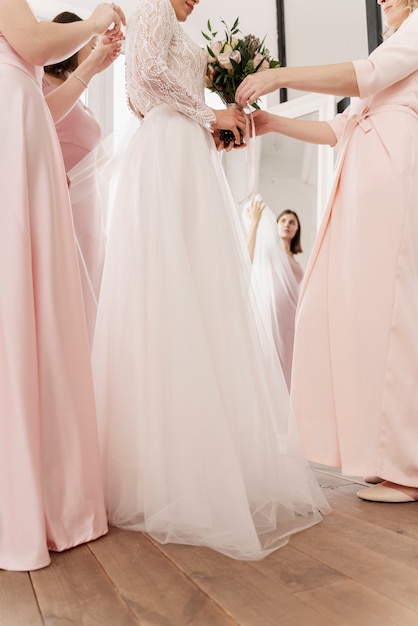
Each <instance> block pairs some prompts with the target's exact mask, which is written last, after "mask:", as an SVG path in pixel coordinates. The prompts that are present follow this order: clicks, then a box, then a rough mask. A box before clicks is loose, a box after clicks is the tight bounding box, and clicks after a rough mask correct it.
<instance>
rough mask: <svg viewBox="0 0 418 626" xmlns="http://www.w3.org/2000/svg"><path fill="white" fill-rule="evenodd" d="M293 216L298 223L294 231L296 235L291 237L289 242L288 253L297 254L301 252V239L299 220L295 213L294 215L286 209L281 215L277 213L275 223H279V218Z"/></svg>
mask: <svg viewBox="0 0 418 626" xmlns="http://www.w3.org/2000/svg"><path fill="white" fill-rule="evenodd" d="M289 214H290V215H294V216H295V217H296V219H297V222H298V229H297V231H296V235H295V236H294V237H293V239H292V241H291V242H290V252H291V253H292V254H299V252H303V250H302V244H301V242H300V238H301V228H300V219H299V216H298V214H297V213H295V212H294V211H291V210H290V209H286V210H285V211H282V212H281V213H279V215H278V216H277V219H276V222H277V223H279V220H280V218H281V217H283V215H289Z"/></svg>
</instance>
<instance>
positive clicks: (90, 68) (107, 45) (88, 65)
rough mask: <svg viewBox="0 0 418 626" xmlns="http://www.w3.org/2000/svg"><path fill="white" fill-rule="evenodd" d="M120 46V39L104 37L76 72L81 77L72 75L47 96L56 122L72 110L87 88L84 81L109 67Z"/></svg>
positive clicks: (87, 81) (88, 80) (86, 81)
mask: <svg viewBox="0 0 418 626" xmlns="http://www.w3.org/2000/svg"><path fill="white" fill-rule="evenodd" d="M120 48H121V43H120V40H119V39H111V38H110V37H105V38H103V40H102V41H100V42H99V43H98V44H97V46H96V47H95V49H94V50H93V51H92V52H91V54H90V55H89V56H88V57H87V59H85V60H84V61H83V62H82V63H80V65H79V66H78V68H77V69H76V71H75V72H74V74H75V75H76V76H78V77H79V78H76V76H74V75H70V76H69V78H67V80H66V81H65V82H63V83H62V85H60V86H59V87H57V88H56V89H54V91H52V92H51V93H49V94H47V95H46V96H45V99H46V102H47V104H48V107H49V110H50V111H51V114H52V117H53V120H54V122H55V124H57V123H58V122H60V121H61V120H62V119H63V118H64V117H65V116H66V115H67V114H68V113H69V112H70V111H71V109H72V108H73V107H74V105H75V104H76V102H77V101H78V99H79V98H80V96H81V94H82V93H83V91H84V89H85V85H84V84H83V82H82V81H84V82H85V83H86V84H88V83H89V82H90V80H91V79H92V78H93V76H95V75H96V74H98V73H99V72H102V71H103V70H105V69H106V68H108V67H109V66H110V65H111V64H112V63H113V61H114V60H115V59H116V58H117V57H118V55H119V52H120ZM80 78H81V80H80Z"/></svg>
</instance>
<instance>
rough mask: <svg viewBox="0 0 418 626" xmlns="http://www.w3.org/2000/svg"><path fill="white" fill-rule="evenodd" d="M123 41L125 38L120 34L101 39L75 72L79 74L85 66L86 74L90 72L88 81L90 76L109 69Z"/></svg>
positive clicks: (118, 53)
mask: <svg viewBox="0 0 418 626" xmlns="http://www.w3.org/2000/svg"><path fill="white" fill-rule="evenodd" d="M123 39H125V37H124V35H123V34H122V33H118V34H117V35H115V36H114V37H108V36H107V35H105V36H103V37H101V38H100V39H99V41H98V42H97V44H96V46H95V47H94V50H93V51H92V52H91V53H90V55H89V56H88V57H87V58H86V59H85V60H84V61H83V62H82V63H80V65H79V66H78V68H77V72H80V69H81V70H83V67H84V66H85V67H86V71H87V72H89V70H90V72H89V73H90V74H91V76H90V77H89V79H90V78H91V77H92V75H94V74H99V73H100V72H103V70H105V69H107V68H108V67H110V65H112V63H113V61H115V60H116V59H117V58H118V56H119V55H120V51H121V48H122V40H123Z"/></svg>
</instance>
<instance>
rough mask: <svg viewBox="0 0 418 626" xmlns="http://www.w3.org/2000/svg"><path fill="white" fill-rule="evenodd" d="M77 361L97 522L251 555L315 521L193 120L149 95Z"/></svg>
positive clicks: (205, 139)
mask: <svg viewBox="0 0 418 626" xmlns="http://www.w3.org/2000/svg"><path fill="white" fill-rule="evenodd" d="M122 172H123V174H122V175H121V178H120V183H119V186H118V191H117V193H116V203H115V207H114V211H113V216H112V222H111V227H110V234H109V241H108V251H107V257H106V261H105V268H104V275H103V282H102V289H101V295H100V300H99V307H98V317H97V324H96V334H95V339H94V345H93V371H94V379H95V390H96V401H97V410H98V419H99V435H100V444H101V451H102V460H103V472H104V480H105V491H106V498H107V507H108V514H109V519H110V522H111V523H112V524H114V525H116V526H119V527H122V528H129V529H136V530H141V531H146V532H148V533H150V534H151V535H152V536H153V537H154V538H155V539H157V540H158V541H160V542H162V543H166V542H173V543H183V544H193V545H201V546H209V547H211V548H214V549H216V550H218V551H220V552H222V553H224V554H227V555H228V556H231V557H235V558H241V559H259V558H262V557H263V556H265V555H266V554H268V553H269V552H271V551H272V550H274V549H276V548H278V547H280V546H282V545H283V544H285V543H286V542H287V541H288V538H289V536H290V535H291V534H292V533H294V532H296V531H298V530H301V529H303V528H307V527H309V526H311V525H313V524H315V523H317V522H319V521H320V519H321V515H320V512H319V510H321V511H322V512H323V513H325V512H327V511H328V505H327V503H326V500H325V498H324V496H323V494H322V492H321V490H320V488H319V487H318V485H317V483H316V482H315V479H314V477H313V475H312V473H311V470H310V468H309V466H308V464H307V462H306V461H305V460H304V458H303V456H302V453H301V449H300V444H299V438H298V434H297V432H296V429H295V425H294V419H293V416H292V414H291V411H290V408H289V397H288V392H287V388H286V384H285V381H284V378H283V374H282V371H281V369H280V365H279V361H278V358H277V354H276V352H275V348H274V344H273V341H272V339H271V337H270V336H269V335H268V334H267V332H266V331H265V330H264V327H263V326H262V324H261V322H260V319H261V318H260V317H259V315H258V313H257V310H256V304H255V299H254V298H253V296H252V292H251V285H250V283H251V279H250V263H249V259H248V254H247V251H246V249H245V245H244V236H243V232H242V226H241V224H240V219H239V216H238V214H237V211H236V208H235V206H234V204H233V200H232V198H231V196H230V192H229V189H228V186H227V184H226V181H225V178H224V174H223V170H222V167H221V164H220V160H219V154H218V153H217V152H216V149H215V147H214V143H213V139H212V137H211V135H210V133H209V132H208V131H206V130H205V129H204V128H203V127H201V126H200V125H198V124H197V123H196V122H194V121H193V120H191V119H190V118H188V117H186V116H184V115H182V114H180V113H178V112H176V111H174V110H172V109H170V108H169V107H167V106H165V105H161V106H159V107H157V108H156V109H154V110H153V111H152V112H151V113H150V114H148V115H147V116H146V118H145V120H144V122H143V123H142V125H141V127H140V128H139V129H138V130H137V132H136V133H135V135H134V136H133V138H132V140H131V142H130V145H129V146H128V148H127V152H126V155H125V160H124V167H123V168H122Z"/></svg>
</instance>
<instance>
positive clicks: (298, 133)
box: [253, 111, 337, 146]
mask: <svg viewBox="0 0 418 626" xmlns="http://www.w3.org/2000/svg"><path fill="white" fill-rule="evenodd" d="M253 116H254V123H255V129H256V135H265V134H266V133H280V134H281V135H286V137H292V138H293V139H299V140H300V141H307V142H309V143H315V144H322V145H328V146H335V144H336V143H337V138H336V136H335V133H334V131H333V130H332V128H331V126H330V125H329V124H327V122H322V121H318V120H299V119H291V118H288V117H282V116H281V115H274V114H273V113H267V111H255V112H254V113H253Z"/></svg>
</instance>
